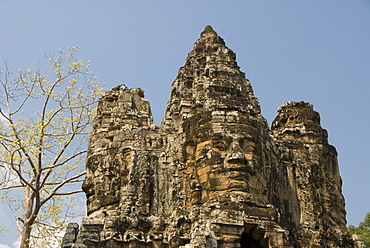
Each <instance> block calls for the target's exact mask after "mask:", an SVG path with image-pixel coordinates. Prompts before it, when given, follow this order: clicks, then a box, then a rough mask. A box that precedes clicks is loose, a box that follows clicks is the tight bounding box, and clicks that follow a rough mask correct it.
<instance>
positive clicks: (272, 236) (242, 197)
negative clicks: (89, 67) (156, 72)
mask: <svg viewBox="0 0 370 248" xmlns="http://www.w3.org/2000/svg"><path fill="white" fill-rule="evenodd" d="M152 119H153V118H152V114H151V110H150V106H149V102H148V101H147V100H146V99H145V98H144V92H143V91H142V90H141V89H139V88H136V89H128V88H127V87H126V86H124V85H121V86H118V87H116V88H114V89H112V90H110V91H108V92H107V93H106V94H105V96H104V97H102V98H101V99H100V101H99V105H98V113H97V117H96V119H95V123H94V130H93V132H92V133H91V135H90V143H89V150H88V158H87V164H86V169H87V176H86V179H85V182H84V184H83V190H84V191H85V193H86V197H87V214H88V216H87V217H86V218H84V219H83V222H82V225H81V227H79V226H78V225H77V224H70V225H69V227H68V229H67V233H66V235H65V237H64V241H63V247H64V248H68V247H89V248H98V247H107V248H108V247H112V248H126V247H127V248H128V247H130V248H133V247H151V248H152V247H153V248H169V247H184V248H195V247H199V248H200V247H206V248H211V247H220V248H226V247H227V248H231V247H252V248H259V247H263V248H272V247H302V248H309V247H310V248H314V247H317V248H318V247H353V246H354V244H353V241H352V239H351V237H350V236H349V234H348V233H347V231H346V219H345V218H346V217H345V215H346V213H345V210H344V198H343V196H342V193H341V178H340V175H339V169H338V162H337V152H336V150H335V148H334V147H333V146H331V145H330V144H328V139H327V138H328V135H327V132H326V130H325V129H323V128H322V127H321V125H320V116H319V114H318V113H317V112H315V111H314V110H313V107H312V105H311V104H309V103H305V102H288V103H285V104H283V105H282V106H280V108H279V111H278V116H277V117H276V119H275V120H274V122H273V124H272V127H271V128H270V127H269V126H268V124H267V122H266V120H265V119H264V117H263V116H262V115H261V110H260V106H259V102H258V100H257V98H256V97H255V96H254V94H253V90H252V87H251V84H250V82H249V80H248V79H246V78H245V74H244V73H242V72H241V71H240V69H239V67H238V65H237V63H236V55H235V53H234V52H233V51H232V50H231V49H229V48H227V47H226V45H225V42H224V41H223V39H222V38H220V37H219V36H218V35H217V33H216V32H215V31H214V30H213V29H212V28H211V27H210V26H207V27H206V28H205V29H204V31H203V32H202V33H201V37H200V39H199V40H197V41H196V43H195V44H194V49H193V50H192V51H191V52H190V53H189V54H188V57H187V58H186V63H185V65H184V66H183V67H181V68H180V70H179V72H178V76H177V78H176V79H175V81H174V82H173V84H172V90H171V97H170V100H169V102H168V104H167V109H166V114H165V117H164V118H163V120H162V124H161V126H160V127H158V126H156V125H154V124H153V121H152Z"/></svg>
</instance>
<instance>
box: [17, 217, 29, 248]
mask: <svg viewBox="0 0 370 248" xmlns="http://www.w3.org/2000/svg"><path fill="white" fill-rule="evenodd" d="M31 230H32V227H31V225H30V223H29V222H27V221H26V222H25V223H24V225H23V230H22V238H21V243H20V246H19V248H29V247H30V239H31Z"/></svg>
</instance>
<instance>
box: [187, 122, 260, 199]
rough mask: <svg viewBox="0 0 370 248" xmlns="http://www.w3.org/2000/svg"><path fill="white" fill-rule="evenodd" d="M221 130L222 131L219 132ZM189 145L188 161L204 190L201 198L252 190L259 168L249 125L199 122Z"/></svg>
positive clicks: (253, 134) (251, 128) (253, 131)
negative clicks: (195, 138)
mask: <svg viewBox="0 0 370 248" xmlns="http://www.w3.org/2000/svg"><path fill="white" fill-rule="evenodd" d="M220 130H222V132H220ZM196 132H197V135H196V137H197V140H196V141H194V142H189V143H188V144H187V145H186V146H185V149H186V153H185V154H186V161H187V164H188V166H189V165H190V166H193V167H194V174H195V176H196V178H197V179H198V182H199V184H200V188H201V190H202V194H201V199H205V198H208V197H212V195H214V194H217V195H219V194H220V193H221V194H223V193H230V192H243V193H249V192H250V191H251V186H252V187H253V185H251V183H254V181H255V179H253V177H254V174H256V173H257V171H258V168H255V167H256V166H257V164H258V163H256V160H258V156H257V154H256V143H255V142H254V141H253V137H255V132H256V131H255V129H254V128H253V127H251V126H248V125H243V124H238V125H235V124H234V125H230V124H219V125H217V124H215V123H213V124H212V123H208V124H205V125H199V126H198V128H197V129H196Z"/></svg>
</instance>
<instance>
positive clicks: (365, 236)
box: [348, 212, 370, 247]
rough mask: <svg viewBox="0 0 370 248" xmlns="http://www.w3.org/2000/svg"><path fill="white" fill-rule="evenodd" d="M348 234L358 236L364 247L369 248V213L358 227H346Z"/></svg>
mask: <svg viewBox="0 0 370 248" xmlns="http://www.w3.org/2000/svg"><path fill="white" fill-rule="evenodd" d="M348 232H349V233H351V234H357V235H360V236H361V238H362V241H364V243H365V245H366V247H370V212H368V213H367V214H366V216H365V220H364V221H363V222H360V224H359V225H358V227H355V226H353V225H350V226H349V227H348Z"/></svg>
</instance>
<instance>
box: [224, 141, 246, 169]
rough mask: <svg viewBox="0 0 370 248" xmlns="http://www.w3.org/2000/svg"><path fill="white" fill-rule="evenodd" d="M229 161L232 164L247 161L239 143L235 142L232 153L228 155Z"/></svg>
mask: <svg viewBox="0 0 370 248" xmlns="http://www.w3.org/2000/svg"><path fill="white" fill-rule="evenodd" d="M227 162H228V163H231V164H236V163H245V162H246V158H245V156H244V153H242V150H241V149H240V146H239V145H238V144H233V146H232V150H231V154H230V156H228V157H227Z"/></svg>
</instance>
